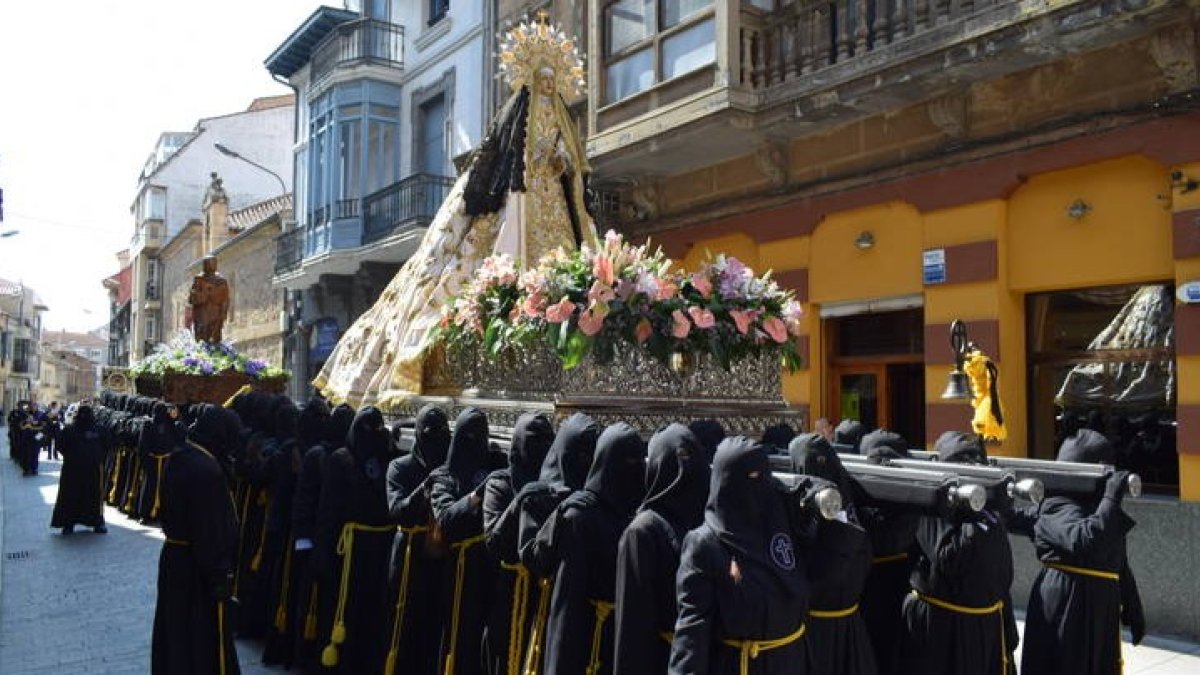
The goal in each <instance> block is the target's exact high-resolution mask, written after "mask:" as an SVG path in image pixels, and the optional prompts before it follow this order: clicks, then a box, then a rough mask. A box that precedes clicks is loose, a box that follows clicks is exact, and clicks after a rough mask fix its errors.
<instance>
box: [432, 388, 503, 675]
mask: <svg viewBox="0 0 1200 675" xmlns="http://www.w3.org/2000/svg"><path fill="white" fill-rule="evenodd" d="M487 452H488V423H487V417H486V416H485V415H484V414H483V412H482V411H481V410H479V409H478V408H467V409H465V410H463V411H462V412H461V413H459V415H458V419H457V420H455V422H454V434H453V436H451V438H450V452H449V453H448V454H447V455H446V463H445V464H443V465H442V466H440V467H438V468H436V469H434V470H433V473H432V474H430V476H429V481H430V485H431V487H430V496H429V500H430V506H431V507H432V508H433V517H434V522H435V538H436V539H438V540H440V543H441V544H442V545H444V546H449V548H450V559H449V560H448V561H447V565H448V566H449V567H448V569H447V570H446V571H447V573H446V575H445V576H446V583H445V584H444V585H443V589H444V590H443V593H442V596H441V601H442V603H443V604H444V605H445V606H446V611H447V616H446V619H445V621H444V622H443V625H444V627H445V633H444V636H445V637H444V638H443V640H442V642H443V647H442V652H443V668H442V673H444V675H478V674H479V673H482V672H483V657H482V653H481V641H480V636H481V634H482V633H483V626H484V623H485V622H486V620H487V612H488V602H489V600H490V597H491V577H490V576H489V575H488V570H489V569H490V565H491V563H490V560H489V557H488V553H487V547H486V546H484V544H483V539H484V537H483V488H484V486H485V484H486V480H487V474H488V470H487V464H486V462H487Z"/></svg>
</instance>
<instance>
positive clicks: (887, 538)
mask: <svg viewBox="0 0 1200 675" xmlns="http://www.w3.org/2000/svg"><path fill="white" fill-rule="evenodd" d="M860 448H861V451H862V454H863V455H866V456H867V458H868V459H870V460H871V461H874V462H881V461H883V460H884V459H885V458H895V459H899V458H902V457H907V456H908V442H907V441H905V440H904V439H903V438H902V437H901V436H900V435H899V434H896V433H893V432H891V431H885V430H882V429H879V430H876V431H872V432H871V433H869V434H867V435H866V436H863V438H862V443H861V446H860ZM852 498H853V497H852ZM856 511H857V514H858V520H859V524H860V525H862V526H863V529H865V530H866V531H867V536H868V537H869V538H870V541H871V556H872V557H871V571H870V573H869V574H868V575H867V581H866V585H865V586H863V591H862V600H861V601H860V602H859V605H858V608H859V612H860V613H861V614H862V617H863V621H865V622H866V625H867V634H868V635H869V636H870V640H871V648H872V649H873V650H874V651H875V667H876V668H877V670H878V671H879V674H880V675H901V673H902V672H903V671H901V670H900V640H901V638H902V637H903V636H904V621H903V616H902V614H901V607H902V606H903V604H904V598H905V597H907V596H908V594H909V592H910V591H911V589H912V587H911V586H910V585H909V583H908V577H909V574H910V573H911V571H912V565H911V557H910V551H911V549H912V548H913V545H914V541H915V537H916V533H917V521H918V516H917V515H916V514H914V513H906V512H905V511H903V510H902V509H899V508H888V507H883V506H859V507H858V508H857V509H856Z"/></svg>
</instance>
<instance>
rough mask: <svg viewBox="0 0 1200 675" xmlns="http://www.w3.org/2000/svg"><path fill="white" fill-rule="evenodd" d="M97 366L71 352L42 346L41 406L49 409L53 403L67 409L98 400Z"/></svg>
mask: <svg viewBox="0 0 1200 675" xmlns="http://www.w3.org/2000/svg"><path fill="white" fill-rule="evenodd" d="M99 384H100V378H99V370H98V366H97V365H96V364H95V363H94V362H92V361H91V360H90V359H87V358H85V357H83V356H80V355H79V354H77V353H76V352H74V351H71V350H70V349H60V348H56V347H53V346H51V345H50V344H49V343H48V342H43V343H42V359H41V380H40V381H39V383H38V402H39V403H42V404H46V405H49V404H50V403H52V402H54V401H58V403H59V404H61V405H63V406H66V405H69V404H71V403H75V402H77V401H81V400H83V399H85V398H90V397H92V396H95V394H96V392H97V391H98V390H99Z"/></svg>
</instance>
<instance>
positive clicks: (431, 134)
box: [417, 94, 449, 176]
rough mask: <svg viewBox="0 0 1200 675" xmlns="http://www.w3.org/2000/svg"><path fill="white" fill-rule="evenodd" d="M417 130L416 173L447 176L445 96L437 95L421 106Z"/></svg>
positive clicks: (447, 154)
mask: <svg viewBox="0 0 1200 675" xmlns="http://www.w3.org/2000/svg"><path fill="white" fill-rule="evenodd" d="M419 120H420V121H419V124H420V126H419V128H418V130H417V132H418V136H417V167H418V172H420V173H428V174H432V175H434V176H444V175H447V173H448V171H449V169H448V163H449V162H448V156H449V153H448V152H446V95H445V94H438V95H436V96H434V97H433V98H431V99H429V100H427V101H425V102H424V103H422V104H421V107H420V114H419Z"/></svg>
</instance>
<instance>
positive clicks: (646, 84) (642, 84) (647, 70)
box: [605, 49, 654, 103]
mask: <svg viewBox="0 0 1200 675" xmlns="http://www.w3.org/2000/svg"><path fill="white" fill-rule="evenodd" d="M605 75H606V81H605V92H606V93H607V96H608V98H607V100H608V102H609V103H612V102H613V101H620V100H621V99H623V98H625V97H627V96H632V95H633V94H636V93H638V92H639V91H643V90H645V89H649V88H650V85H652V84H654V54H653V52H651V50H650V49H643V50H642V51H640V52H636V53H634V54H633V55H631V56H627V57H625V58H623V59H621V60H620V61H616V62H614V63H610V64H608V68H607V69H606V70H605Z"/></svg>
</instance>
